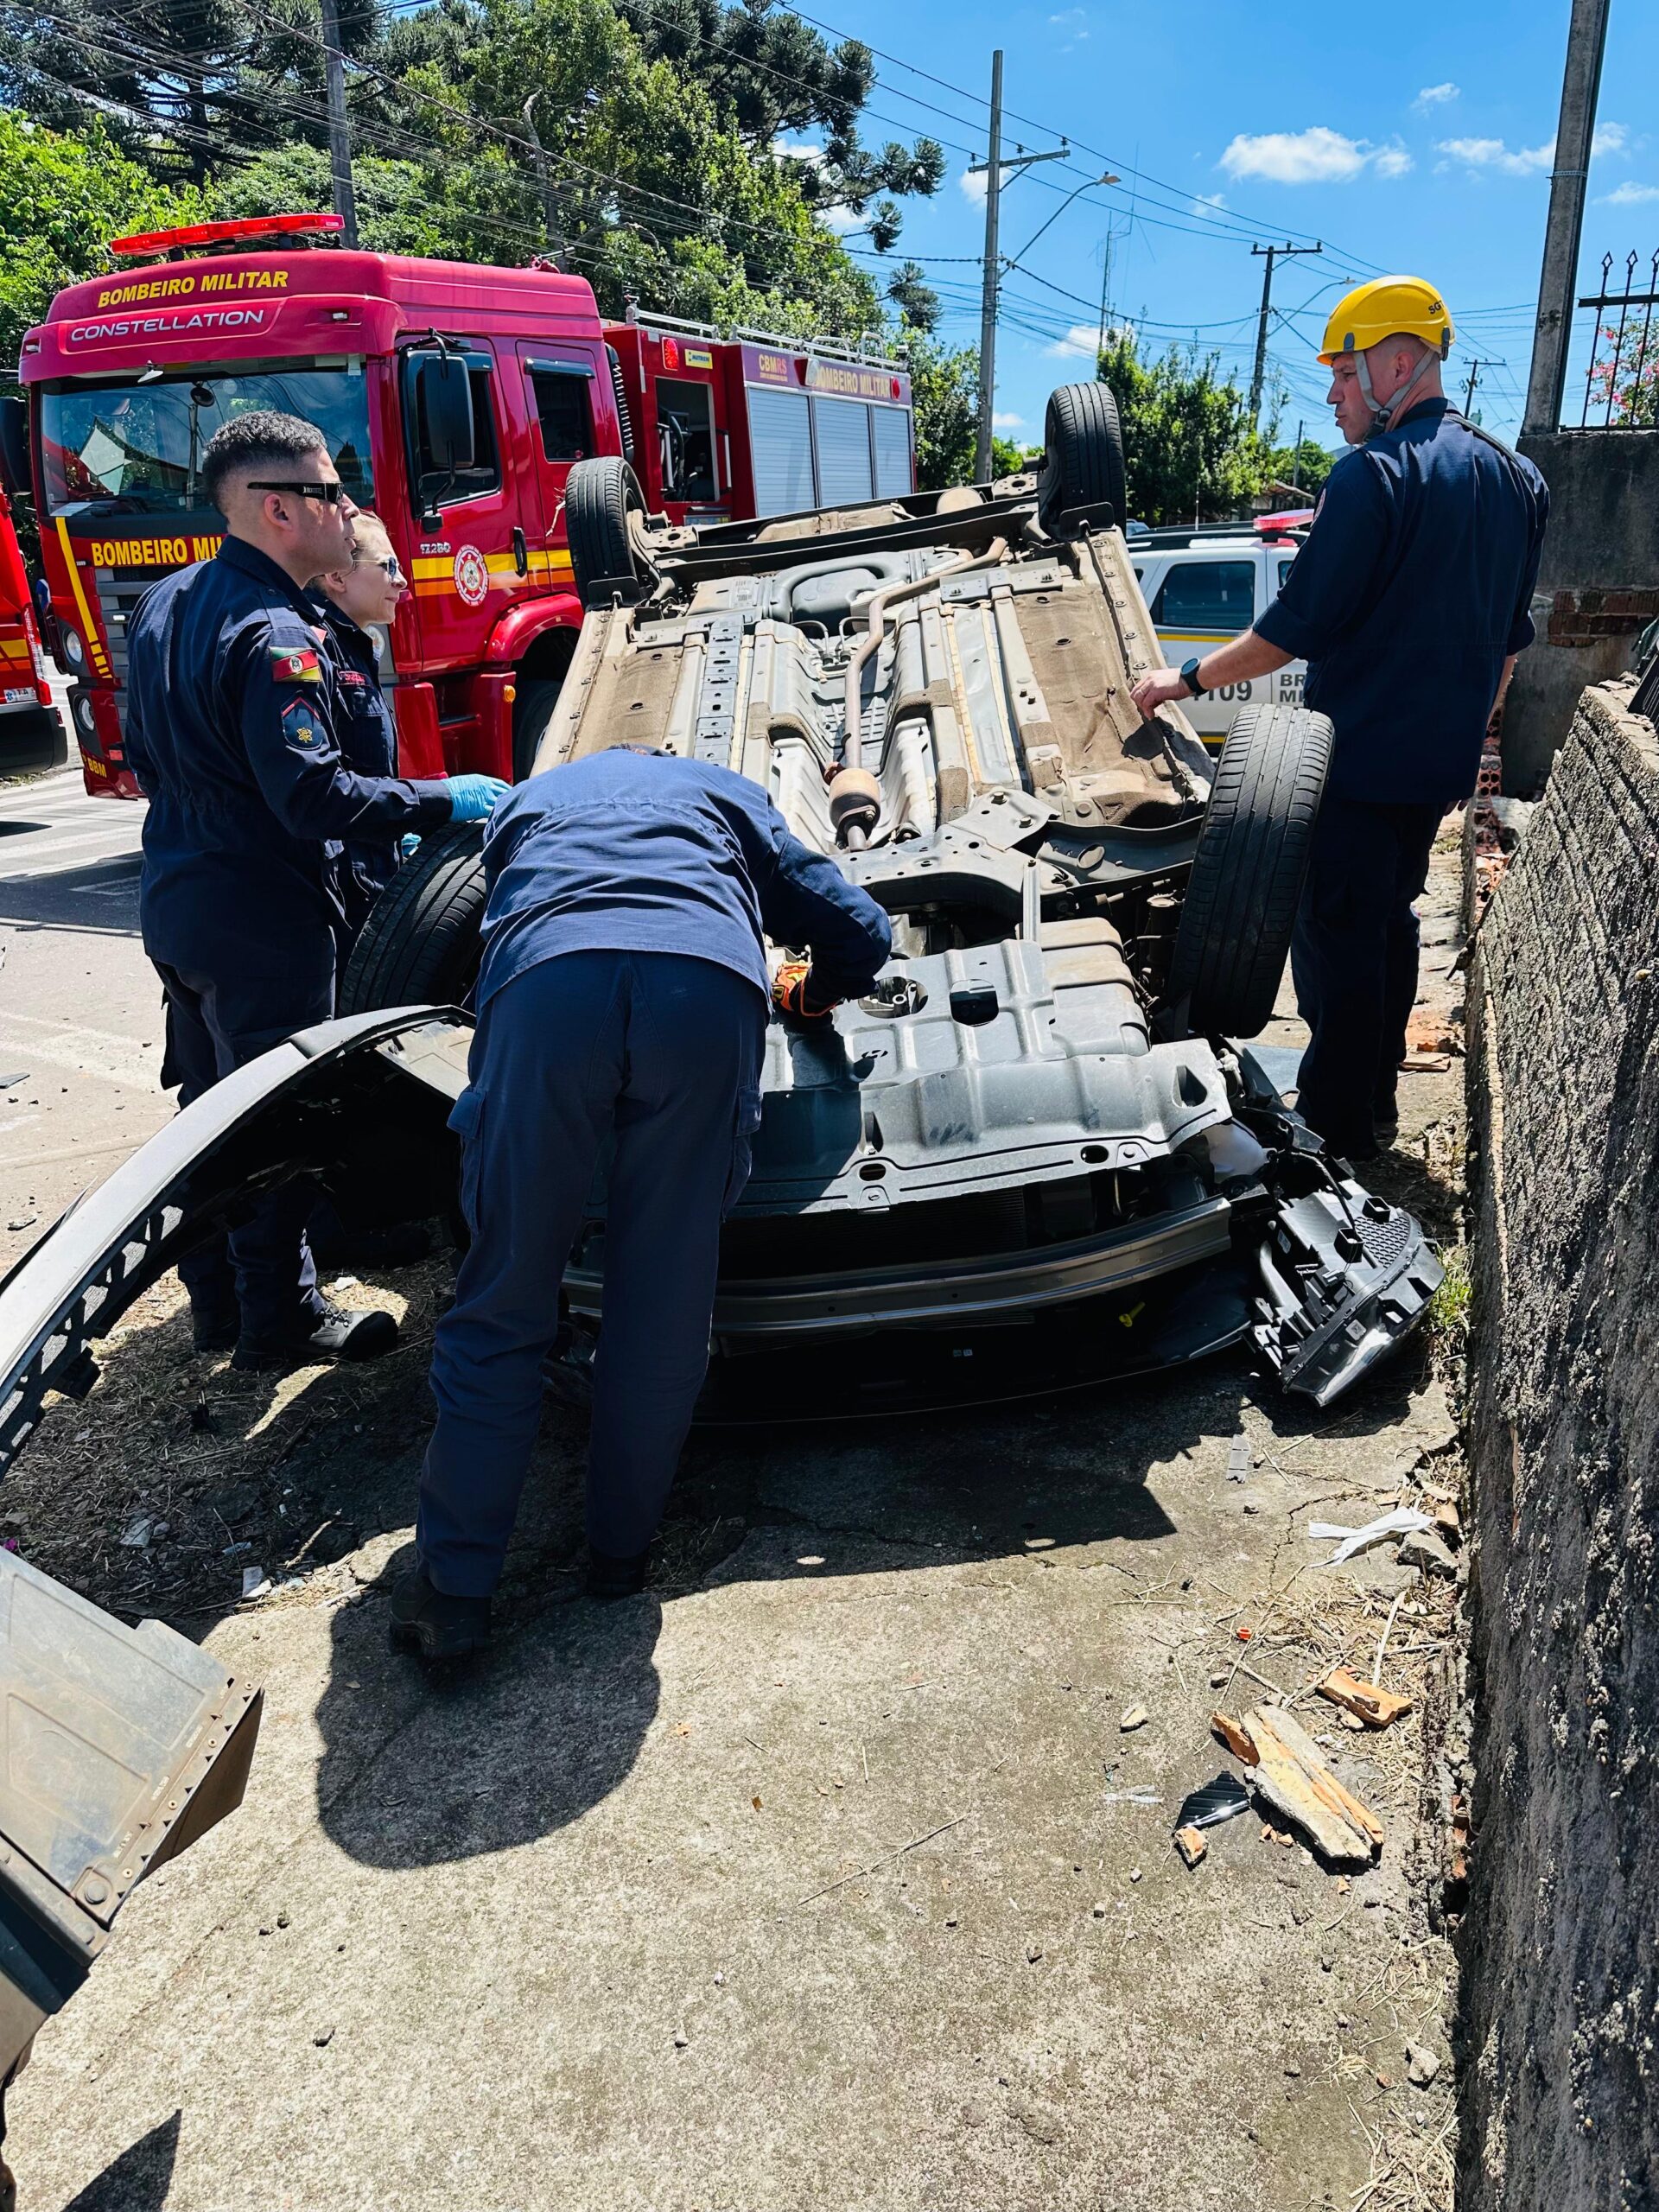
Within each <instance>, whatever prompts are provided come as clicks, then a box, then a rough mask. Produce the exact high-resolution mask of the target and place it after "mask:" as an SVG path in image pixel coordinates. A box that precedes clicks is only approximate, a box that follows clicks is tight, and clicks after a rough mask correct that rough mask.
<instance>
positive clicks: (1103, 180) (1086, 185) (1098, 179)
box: [1002, 169, 1123, 269]
mask: <svg viewBox="0 0 1659 2212" xmlns="http://www.w3.org/2000/svg"><path fill="white" fill-rule="evenodd" d="M1122 181H1123V180H1122V177H1121V176H1114V175H1112V173H1111V171H1110V170H1109V169H1107V170H1104V171H1103V172H1102V174H1101V175H1099V176H1089V177H1085V178H1084V181H1083V182H1082V183H1081V184H1080V185H1078V186H1077V188H1076V190H1075V191H1072V192H1068V193H1067V194H1066V195H1065V199H1064V200H1061V202H1060V204H1059V206H1058V207H1057V208H1056V209H1055V210H1054V213H1052V215H1051V216H1050V217H1049V219H1048V222H1047V223H1043V224H1041V225H1039V227H1038V228H1037V229H1036V230H1034V231H1033V232H1032V234H1031V236H1030V237H1029V238H1027V240H1026V242H1025V244H1024V245H1022V246H1021V247H1020V251H1019V252H1018V253H1016V254H1014V255H1011V256H1010V255H1007V254H1004V256H1003V257H1002V266H1003V267H1004V268H1005V269H1017V268H1018V267H1019V266H1020V263H1021V262H1022V261H1023V260H1024V259H1025V257H1026V256H1027V254H1028V253H1029V252H1030V251H1031V249H1032V248H1033V246H1034V245H1036V243H1037V241H1038V239H1039V238H1041V236H1042V235H1043V232H1045V231H1046V229H1047V228H1048V225H1049V223H1053V222H1058V219H1059V218H1060V217H1061V216H1062V215H1064V214H1065V211H1066V209H1067V208H1068V207H1070V206H1071V202H1072V201H1073V200H1076V199H1077V197H1078V195H1079V194H1082V193H1084V192H1091V191H1092V190H1093V189H1094V188H1095V187H1096V185H1097V184H1122Z"/></svg>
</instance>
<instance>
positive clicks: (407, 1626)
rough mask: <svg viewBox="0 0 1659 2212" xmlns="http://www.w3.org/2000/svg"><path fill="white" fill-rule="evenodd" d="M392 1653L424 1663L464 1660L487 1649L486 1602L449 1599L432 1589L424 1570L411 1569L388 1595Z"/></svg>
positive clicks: (487, 1604)
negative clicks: (405, 1654)
mask: <svg viewBox="0 0 1659 2212" xmlns="http://www.w3.org/2000/svg"><path fill="white" fill-rule="evenodd" d="M391 1643H392V1649H394V1650H395V1651H415V1652H418V1654H419V1655H420V1656H421V1657H422V1658H423V1659H465V1658H467V1657H469V1656H471V1654H472V1653H473V1652H474V1651H487V1650H488V1649H489V1646H490V1601H489V1599H487V1598H451V1597H449V1596H448V1595H447V1594H446V1592H443V1591H442V1590H439V1589H437V1588H435V1586H434V1585H433V1581H432V1578H431V1576H430V1575H429V1573H427V1571H426V1569H425V1567H411V1568H410V1571H409V1573H407V1574H406V1575H404V1579H403V1580H402V1581H401V1582H400V1583H399V1584H398V1585H397V1588H396V1590H394V1591H393V1592H392V1595H391Z"/></svg>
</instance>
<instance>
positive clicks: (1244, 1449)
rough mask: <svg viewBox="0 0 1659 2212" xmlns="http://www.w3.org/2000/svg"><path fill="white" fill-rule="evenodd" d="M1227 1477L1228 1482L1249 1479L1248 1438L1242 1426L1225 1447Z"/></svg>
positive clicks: (1242, 1481)
mask: <svg viewBox="0 0 1659 2212" xmlns="http://www.w3.org/2000/svg"><path fill="white" fill-rule="evenodd" d="M1227 1479H1228V1481H1229V1482H1230V1483H1247V1482H1249V1479H1250V1440H1249V1437H1248V1436H1246V1435H1245V1433H1244V1432H1243V1429H1242V1428H1241V1429H1240V1431H1239V1432H1238V1434H1237V1435H1236V1437H1235V1438H1234V1439H1233V1440H1232V1442H1231V1444H1230V1445H1229V1446H1228V1447H1227Z"/></svg>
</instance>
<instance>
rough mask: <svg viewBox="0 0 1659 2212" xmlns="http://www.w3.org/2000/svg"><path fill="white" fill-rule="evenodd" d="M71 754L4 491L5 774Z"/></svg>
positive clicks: (0, 736) (0, 681)
mask: <svg viewBox="0 0 1659 2212" xmlns="http://www.w3.org/2000/svg"><path fill="white" fill-rule="evenodd" d="M68 758H69V747H68V742H67V739H66V738H65V736H64V734H63V723H62V721H61V720H60V717H59V714H58V710H57V708H56V706H55V705H54V703H53V699H52V691H51V687H50V685H49V684H48V682H47V677H46V663H45V660H44V659H43V658H42V657H41V632H40V625H39V624H38V623H37V622H36V620H35V606H34V602H33V601H32V600H31V599H30V597H29V574H28V571H27V570H26V569H25V568H24V567H23V553H22V547H21V546H20V545H19V544H18V543H17V532H16V530H15V529H14V528H13V526H12V520H11V502H10V499H7V497H6V495H5V493H3V492H0V776H16V775H22V774H23V773H24V772H27V771H29V770H30V769H37V768H60V767H62V766H63V764H64V762H65V761H66V760H67V759H68Z"/></svg>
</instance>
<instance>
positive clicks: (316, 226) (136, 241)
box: [110, 215, 346, 258]
mask: <svg viewBox="0 0 1659 2212" xmlns="http://www.w3.org/2000/svg"><path fill="white" fill-rule="evenodd" d="M345 227H346V221H345V218H344V216H341V215H242V216H238V217H237V218H235V219H233V220H232V221H230V222H224V223H188V224H186V225H185V226H184V227H183V229H182V230H177V231H143V232H138V233H137V234H136V235H135V236H134V237H132V238H113V239H111V242H110V251H111V253H113V254H119V255H120V256H122V257H124V258H125V257H129V256H130V255H133V254H140V253H174V252H176V251H178V250H179V249H180V248H181V246H192V245H234V244H236V243H237V242H238V240H240V239H245V238H265V239H270V238H312V237H315V236H317V235H318V234H319V233H328V232H334V231H341V230H344V229H345Z"/></svg>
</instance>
